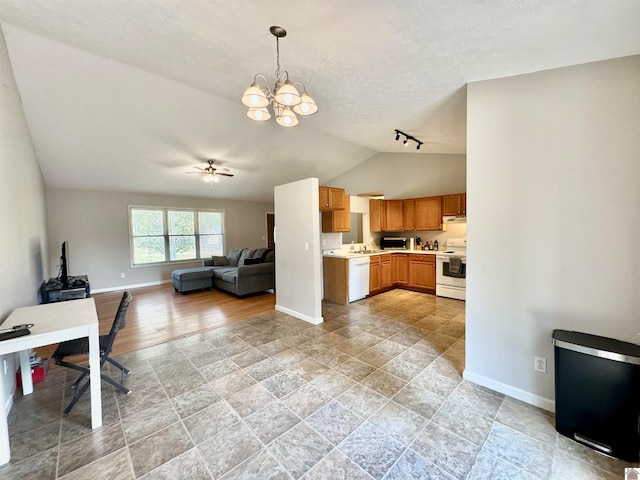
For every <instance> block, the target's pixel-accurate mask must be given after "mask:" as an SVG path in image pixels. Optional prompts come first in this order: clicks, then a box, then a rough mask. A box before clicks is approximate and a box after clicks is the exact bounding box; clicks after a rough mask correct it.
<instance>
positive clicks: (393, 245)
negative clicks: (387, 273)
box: [380, 237, 409, 250]
mask: <svg viewBox="0 0 640 480" xmlns="http://www.w3.org/2000/svg"><path fill="white" fill-rule="evenodd" d="M408 243H409V240H408V239H407V238H405V237H384V238H381V239H380V248H381V249H382V250H406V249H407V248H408Z"/></svg>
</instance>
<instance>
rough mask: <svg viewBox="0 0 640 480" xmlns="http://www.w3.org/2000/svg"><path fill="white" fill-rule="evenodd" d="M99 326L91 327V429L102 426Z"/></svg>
mask: <svg viewBox="0 0 640 480" xmlns="http://www.w3.org/2000/svg"><path fill="white" fill-rule="evenodd" d="M98 338H99V337H98V324H97V323H96V324H95V325H91V326H90V327H89V371H90V373H89V378H90V380H91V428H93V429H96V428H99V427H101V426H102V395H101V391H100V390H101V387H102V385H101V380H100V341H99V339H98Z"/></svg>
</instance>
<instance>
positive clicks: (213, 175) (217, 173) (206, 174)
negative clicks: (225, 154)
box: [185, 160, 233, 190]
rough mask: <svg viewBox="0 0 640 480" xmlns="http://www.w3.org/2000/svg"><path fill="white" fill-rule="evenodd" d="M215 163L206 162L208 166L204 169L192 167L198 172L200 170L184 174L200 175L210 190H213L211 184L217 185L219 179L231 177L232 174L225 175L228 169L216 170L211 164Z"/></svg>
mask: <svg viewBox="0 0 640 480" xmlns="http://www.w3.org/2000/svg"><path fill="white" fill-rule="evenodd" d="M214 162H215V160H207V164H208V166H207V167H205V168H201V167H194V168H197V169H198V170H200V171H199V172H185V173H197V174H200V175H202V180H204V181H205V182H207V183H208V184H209V186H210V188H211V190H213V184H214V183H218V182H219V181H220V177H221V176H222V177H233V174H232V173H225V172H228V171H229V169H228V168H216V167H214V166H213V163H214Z"/></svg>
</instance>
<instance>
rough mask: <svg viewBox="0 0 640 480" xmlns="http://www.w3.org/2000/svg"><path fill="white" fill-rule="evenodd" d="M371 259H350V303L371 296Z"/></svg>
mask: <svg viewBox="0 0 640 480" xmlns="http://www.w3.org/2000/svg"><path fill="white" fill-rule="evenodd" d="M369 263H370V261H369V257H368V256H362V257H351V258H350V259H349V303H351V302H355V301H356V300H360V299H361V298H365V297H366V296H367V295H369Z"/></svg>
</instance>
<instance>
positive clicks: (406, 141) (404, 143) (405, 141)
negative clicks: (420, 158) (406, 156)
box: [402, 137, 409, 147]
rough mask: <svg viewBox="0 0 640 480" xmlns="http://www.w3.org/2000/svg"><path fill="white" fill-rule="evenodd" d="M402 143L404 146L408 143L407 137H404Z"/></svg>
mask: <svg viewBox="0 0 640 480" xmlns="http://www.w3.org/2000/svg"><path fill="white" fill-rule="evenodd" d="M402 144H403V145H404V146H405V147H406V146H407V145H409V137H407V138H405V139H404V142H402Z"/></svg>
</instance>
